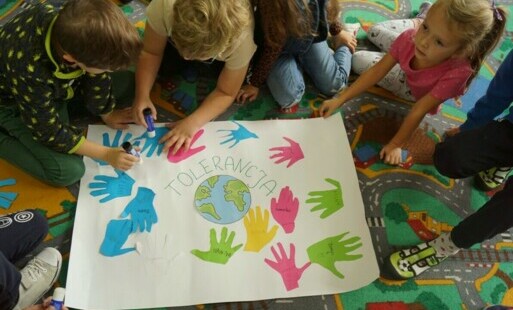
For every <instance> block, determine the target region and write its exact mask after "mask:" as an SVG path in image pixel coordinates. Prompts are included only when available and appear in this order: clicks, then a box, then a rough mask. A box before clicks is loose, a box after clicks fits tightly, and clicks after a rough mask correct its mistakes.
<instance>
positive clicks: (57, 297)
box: [52, 287, 66, 301]
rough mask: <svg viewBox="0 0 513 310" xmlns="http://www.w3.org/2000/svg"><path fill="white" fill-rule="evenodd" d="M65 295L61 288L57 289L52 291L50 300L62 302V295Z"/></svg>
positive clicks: (64, 290) (63, 289)
mask: <svg viewBox="0 0 513 310" xmlns="http://www.w3.org/2000/svg"><path fill="white" fill-rule="evenodd" d="M65 294H66V289H65V288H63V287H57V288H55V290H54V291H53V296H52V299H53V300H55V301H64V295H65Z"/></svg>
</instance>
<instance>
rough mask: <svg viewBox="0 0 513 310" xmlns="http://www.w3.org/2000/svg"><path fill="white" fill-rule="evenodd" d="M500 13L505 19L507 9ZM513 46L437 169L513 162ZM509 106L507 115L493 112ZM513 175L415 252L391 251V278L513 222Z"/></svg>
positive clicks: (461, 172)
mask: <svg viewBox="0 0 513 310" xmlns="http://www.w3.org/2000/svg"><path fill="white" fill-rule="evenodd" d="M496 12H498V14H500V16H501V18H503V19H504V13H503V11H502V10H499V9H497V11H496ZM512 81H513V52H510V53H509V55H508V56H507V57H506V59H505V60H504V62H503V63H502V64H501V66H500V67H499V69H498V70H497V73H496V75H495V77H494V78H493V79H492V81H491V83H490V85H489V87H488V90H487V91H486V94H485V95H484V96H483V97H481V98H480V99H479V100H478V101H477V103H476V105H475V107H474V108H473V109H472V110H471V111H470V112H469V115H468V119H467V121H466V122H465V123H463V125H461V126H460V127H459V129H458V130H452V131H450V132H449V134H448V137H447V138H446V140H445V141H444V142H442V143H440V144H438V145H437V146H436V149H435V154H434V164H435V166H436V168H437V169H438V171H440V173H442V174H443V175H446V176H448V177H451V178H466V177H469V176H472V175H474V174H476V173H478V172H479V171H484V170H487V169H490V168H492V167H504V166H508V167H512V166H513V113H511V112H513V108H509V106H510V104H511V103H512V102H513V87H511V82H512ZM508 108H509V112H510V113H509V114H508V115H507V116H506V118H505V119H504V120H502V121H494V118H495V117H496V116H498V115H500V114H502V112H503V111H504V110H506V109H508ZM512 180H513V179H509V180H508V181H507V182H506V184H505V186H504V189H502V190H501V191H500V192H497V193H496V194H495V195H494V196H493V197H492V198H491V199H490V200H489V201H488V202H487V203H485V204H484V205H483V206H482V207H481V208H480V209H479V210H478V211H477V212H475V213H474V214H472V215H470V216H468V217H466V218H465V219H463V221H461V222H460V223H459V224H458V225H456V227H454V228H453V229H452V231H451V232H450V233H443V234H441V235H440V236H439V237H438V238H436V239H434V240H431V241H428V242H426V243H423V244H420V245H418V246H416V247H415V248H416V249H417V250H420V251H419V252H418V253H416V255H415V256H409V255H408V254H409V253H413V252H414V251H412V250H411V249H405V250H402V251H398V252H395V253H393V254H391V255H390V256H389V257H388V258H387V259H386V260H385V265H384V268H383V271H382V274H383V276H384V277H386V278H390V279H407V278H412V277H415V276H417V275H418V274H420V273H421V272H423V271H425V270H427V269H428V268H429V267H431V266H435V265H437V264H439V263H440V262H441V261H443V260H444V259H445V258H447V257H448V256H450V255H454V254H456V253H457V252H458V251H459V250H460V249H462V248H463V249H468V248H470V247H472V246H473V245H474V244H477V243H480V242H483V241H485V240H487V239H490V238H493V237H494V236H495V235H497V234H500V233H502V232H504V231H506V230H508V229H509V228H511V227H513V208H512V207H511V206H512V204H513V182H512Z"/></svg>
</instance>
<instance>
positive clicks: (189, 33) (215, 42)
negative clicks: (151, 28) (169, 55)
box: [171, 0, 253, 59]
mask: <svg viewBox="0 0 513 310" xmlns="http://www.w3.org/2000/svg"><path fill="white" fill-rule="evenodd" d="M251 14H253V13H252V12H251V7H250V4H249V2H248V1H246V0H242V1H241V0H176V2H175V4H174V7H173V20H172V23H171V40H172V41H173V44H174V45H175V47H176V48H177V50H178V52H179V53H180V54H181V55H182V56H183V57H184V58H187V59H206V58H215V57H216V56H217V55H219V54H221V53H223V52H226V51H228V50H229V49H230V48H231V47H233V46H234V45H235V44H236V41H237V40H239V39H240V37H241V35H242V32H243V31H244V29H245V28H246V27H247V26H248V25H249V23H250V22H251V19H252V16H251Z"/></svg>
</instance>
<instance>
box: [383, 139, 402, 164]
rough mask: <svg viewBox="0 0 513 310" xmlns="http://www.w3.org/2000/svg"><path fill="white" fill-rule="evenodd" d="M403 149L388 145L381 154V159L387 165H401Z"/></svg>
mask: <svg viewBox="0 0 513 310" xmlns="http://www.w3.org/2000/svg"><path fill="white" fill-rule="evenodd" d="M401 151H402V150H401V148H400V147H397V146H395V145H392V144H390V143H388V144H387V145H385V147H383V148H382V149H381V152H379V158H380V159H382V160H383V162H384V163H385V164H389V165H399V164H400V163H401V161H402V156H401Z"/></svg>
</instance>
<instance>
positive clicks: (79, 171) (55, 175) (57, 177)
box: [45, 156, 85, 187]
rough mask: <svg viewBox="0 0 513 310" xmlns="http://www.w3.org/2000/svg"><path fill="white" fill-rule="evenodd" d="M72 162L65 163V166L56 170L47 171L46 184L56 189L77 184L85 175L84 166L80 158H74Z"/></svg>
mask: <svg viewBox="0 0 513 310" xmlns="http://www.w3.org/2000/svg"><path fill="white" fill-rule="evenodd" d="M74 157H76V158H73V159H72V160H68V161H66V163H65V164H63V165H61V166H59V167H58V168H57V169H53V170H52V171H47V173H46V180H45V181H46V182H47V183H49V184H51V185H53V186H58V187H64V186H69V185H71V184H73V183H75V182H78V181H79V180H80V179H81V178H82V176H84V173H85V165H84V162H83V161H82V158H80V157H78V156H74Z"/></svg>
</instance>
